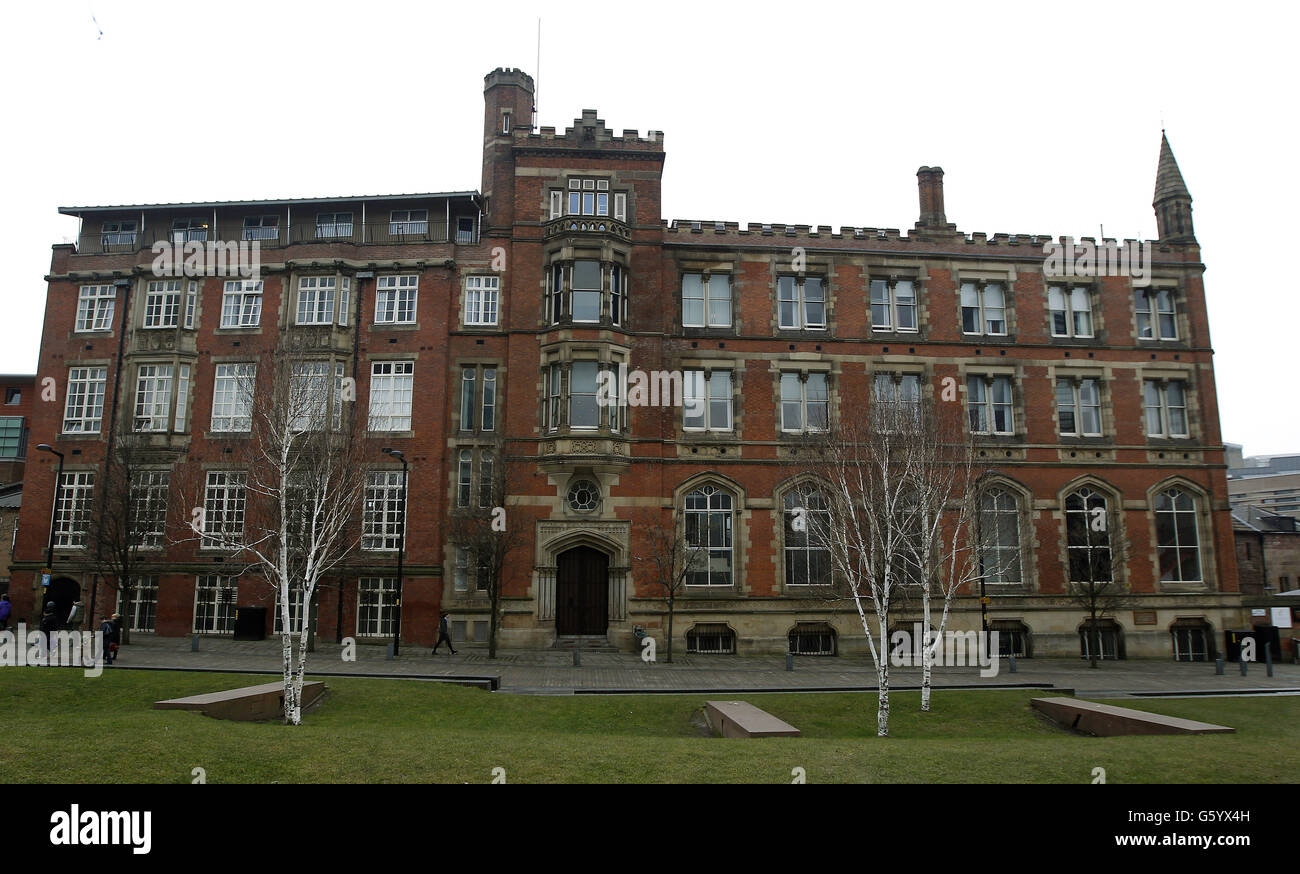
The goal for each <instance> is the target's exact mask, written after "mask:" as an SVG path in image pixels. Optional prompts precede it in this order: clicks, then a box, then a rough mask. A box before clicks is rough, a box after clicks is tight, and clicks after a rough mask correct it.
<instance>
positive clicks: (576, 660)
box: [573, 646, 582, 668]
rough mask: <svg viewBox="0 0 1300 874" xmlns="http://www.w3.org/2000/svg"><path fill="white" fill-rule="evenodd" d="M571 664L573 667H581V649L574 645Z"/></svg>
mask: <svg viewBox="0 0 1300 874" xmlns="http://www.w3.org/2000/svg"><path fill="white" fill-rule="evenodd" d="M573 666H574V667H575V668H580V667H582V650H580V649H578V648H577V647H576V646H575V647H574V648H573Z"/></svg>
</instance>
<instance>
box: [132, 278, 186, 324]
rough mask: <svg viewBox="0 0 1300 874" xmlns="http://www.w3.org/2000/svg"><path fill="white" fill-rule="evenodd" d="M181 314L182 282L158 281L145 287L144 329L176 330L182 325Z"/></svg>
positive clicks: (172, 280) (174, 280)
mask: <svg viewBox="0 0 1300 874" xmlns="http://www.w3.org/2000/svg"><path fill="white" fill-rule="evenodd" d="M192 284H193V283H191V285H192ZM180 312H181V280H179V279H163V280H156V281H154V282H150V283H149V284H148V285H146V286H145V295H144V327H146V328H175V327H176V326H177V325H178V324H179V323H180V322H179V320H180Z"/></svg>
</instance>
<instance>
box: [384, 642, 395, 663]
mask: <svg viewBox="0 0 1300 874" xmlns="http://www.w3.org/2000/svg"><path fill="white" fill-rule="evenodd" d="M384 658H385V659H386V660H387V661H390V662H391V661H392V660H393V645H392V644H391V643H390V644H388V652H387V654H385V655H384Z"/></svg>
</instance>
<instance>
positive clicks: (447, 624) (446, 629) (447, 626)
mask: <svg viewBox="0 0 1300 874" xmlns="http://www.w3.org/2000/svg"><path fill="white" fill-rule="evenodd" d="M439 615H440V616H441V617H442V618H441V619H439V620H438V642H437V643H435V644H434V645H433V654H434V655H437V654H438V647H440V646H442V642H443V641H444V640H445V641H447V649H450V650H451V654H452V655H455V654H456V650H455V649H452V646H451V620H449V619H448V618H447V611H445V610H444V611H442V613H441V614H439Z"/></svg>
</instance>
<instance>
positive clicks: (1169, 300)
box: [1133, 288, 1178, 340]
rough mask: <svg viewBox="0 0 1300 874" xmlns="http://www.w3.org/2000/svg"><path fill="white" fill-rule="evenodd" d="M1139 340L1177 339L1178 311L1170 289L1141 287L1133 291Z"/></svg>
mask: <svg viewBox="0 0 1300 874" xmlns="http://www.w3.org/2000/svg"><path fill="white" fill-rule="evenodd" d="M1133 308H1134V310H1135V311H1136V312H1137V334H1138V339H1139V340H1177V339H1178V313H1177V311H1176V308H1175V305H1174V293H1173V292H1172V291H1169V290H1168V289H1150V288H1140V289H1135V290H1134V292H1133Z"/></svg>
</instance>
